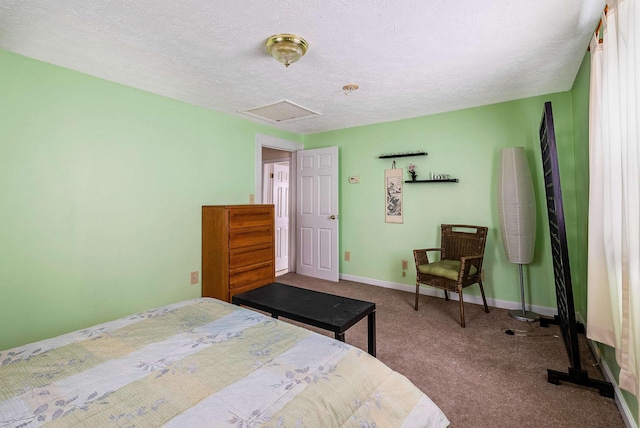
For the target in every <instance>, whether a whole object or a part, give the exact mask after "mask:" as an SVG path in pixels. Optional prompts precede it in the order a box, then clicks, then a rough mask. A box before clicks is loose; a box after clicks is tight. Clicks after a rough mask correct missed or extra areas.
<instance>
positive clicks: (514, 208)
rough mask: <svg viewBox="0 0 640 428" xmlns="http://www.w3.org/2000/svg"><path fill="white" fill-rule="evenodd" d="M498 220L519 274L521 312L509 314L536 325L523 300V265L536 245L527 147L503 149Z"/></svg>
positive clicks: (530, 256)
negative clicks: (525, 148)
mask: <svg viewBox="0 0 640 428" xmlns="http://www.w3.org/2000/svg"><path fill="white" fill-rule="evenodd" d="M498 177H499V181H498V217H499V219H500V230H501V232H502V242H503V244H504V251H505V253H506V255H507V259H508V260H509V261H510V262H511V263H517V264H518V268H519V272H520V299H521V301H522V310H516V311H511V312H509V315H510V316H511V317H512V318H515V319H517V320H519V321H527V322H533V321H537V320H538V319H539V318H540V315H538V314H536V313H534V312H531V311H527V309H526V306H525V300H524V280H523V275H522V265H523V264H529V263H531V262H532V261H533V253H534V246H535V241H536V200H535V195H534V192H533V180H532V179H531V171H530V170H529V163H528V162H527V154H526V152H525V150H524V147H507V148H504V149H502V154H501V162H500V174H499V175H498Z"/></svg>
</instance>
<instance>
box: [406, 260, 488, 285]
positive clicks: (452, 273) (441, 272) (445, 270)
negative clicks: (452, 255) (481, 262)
mask: <svg viewBox="0 0 640 428" xmlns="http://www.w3.org/2000/svg"><path fill="white" fill-rule="evenodd" d="M460 264H461V263H460V261H458V260H440V261H439V262H433V263H428V264H426V265H420V266H418V270H419V271H420V273H426V274H428V275H434V276H439V277H442V278H447V279H450V280H452V281H457V280H458V273H459V272H460ZM477 272H478V269H476V267H475V266H471V268H470V269H469V275H475V274H476V273H477Z"/></svg>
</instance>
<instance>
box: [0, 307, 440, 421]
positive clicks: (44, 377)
mask: <svg viewBox="0 0 640 428" xmlns="http://www.w3.org/2000/svg"><path fill="white" fill-rule="evenodd" d="M43 425H46V426H47V427H58V426H60V427H68V426H74V427H99V426H114V427H155V426H166V427H226V426H228V427H238V428H240V427H274V428H275V427H334V426H335V427H349V426H354V427H374V426H376V427H395V426H403V427H445V426H448V425H449V421H448V420H447V418H446V416H445V415H444V414H443V413H442V411H441V410H440V409H439V408H438V407H437V406H436V405H435V404H434V403H433V402H432V401H431V399H429V398H428V397H427V396H426V395H425V394H423V393H422V392H421V391H420V390H419V389H418V388H417V387H415V386H414V385H413V384H412V383H411V382H410V381H409V380H408V379H407V378H406V377H404V376H402V375H401V374H399V373H397V372H394V371H392V370H391V369H390V368H388V367H387V366H385V365H384V364H383V363H381V362H380V361H379V360H377V359H376V358H374V357H372V356H370V355H369V354H367V353H366V352H364V351H362V350H360V349H358V348H355V347H353V346H350V345H348V344H345V343H342V342H339V341H337V340H334V339H333V338H330V337H327V336H323V335H320V334H317V333H314V332H312V331H309V330H306V329H304V328H301V327H298V326H295V325H292V324H289V323H287V322H283V321H279V320H275V319H273V318H269V317H267V316H265V315H262V314H260V313H257V312H254V311H251V310H249V309H246V308H242V307H238V306H235V305H231V304H229V303H226V302H222V301H219V300H216V299H211V298H199V299H193V300H187V301H183V302H179V303H174V304H171V305H168V306H164V307H162V308H158V309H154V310H150V311H146V312H142V313H138V314H135V315H132V316H128V317H124V318H121V319H118V320H115V321H111V322H107V323H104V324H100V325H97V326H94V327H91V328H86V329H83V330H78V331H75V332H72V333H68V334H65V335H62V336H58V337H55V338H52V339H47V340H42V341H39V342H35V343H31V344H28V345H25V346H21V347H18V348H14V349H10V350H7V351H0V427H2V428H6V427H37V426H43Z"/></svg>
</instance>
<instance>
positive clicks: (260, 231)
mask: <svg viewBox="0 0 640 428" xmlns="http://www.w3.org/2000/svg"><path fill="white" fill-rule="evenodd" d="M273 234H274V232H273V224H269V225H265V226H259V227H243V228H241V229H231V230H229V248H241V247H247V246H250V245H258V244H266V243H272V242H273V240H274V239H275V238H274V235H273Z"/></svg>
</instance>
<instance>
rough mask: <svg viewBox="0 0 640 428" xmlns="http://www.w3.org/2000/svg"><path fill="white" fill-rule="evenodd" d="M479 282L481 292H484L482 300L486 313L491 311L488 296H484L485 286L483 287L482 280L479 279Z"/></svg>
mask: <svg viewBox="0 0 640 428" xmlns="http://www.w3.org/2000/svg"><path fill="white" fill-rule="evenodd" d="M478 284H479V285H480V293H481V294H482V301H483V302H484V311H485V312H486V313H489V306H487V299H486V297H484V287H482V281H478Z"/></svg>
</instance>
